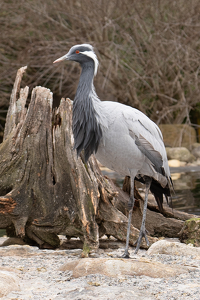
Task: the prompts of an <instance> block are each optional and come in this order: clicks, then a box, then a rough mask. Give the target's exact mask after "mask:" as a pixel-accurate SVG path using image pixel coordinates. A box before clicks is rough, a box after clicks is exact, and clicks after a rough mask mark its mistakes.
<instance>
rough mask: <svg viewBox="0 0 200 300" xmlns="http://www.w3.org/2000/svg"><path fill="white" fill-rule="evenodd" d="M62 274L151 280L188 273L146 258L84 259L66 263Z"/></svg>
mask: <svg viewBox="0 0 200 300" xmlns="http://www.w3.org/2000/svg"><path fill="white" fill-rule="evenodd" d="M59 271H62V272H66V271H67V272H72V277H74V278H79V277H82V276H86V275H91V274H97V273H98V274H101V275H104V276H109V277H115V278H121V277H124V276H127V275H128V276H149V277H152V278H167V277H172V276H177V275H180V274H183V273H188V272H189V269H188V268H186V267H183V266H177V265H176V266H175V265H171V266H167V265H164V264H162V263H160V262H156V261H150V260H148V259H146V258H144V259H143V258H140V259H137V260H134V259H129V260H127V259H123V258H98V259H97V258H86V259H78V260H74V261H72V262H68V263H66V264H64V265H63V266H62V267H60V268H59Z"/></svg>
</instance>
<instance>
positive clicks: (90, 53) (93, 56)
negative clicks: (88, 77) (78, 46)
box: [80, 51, 99, 76]
mask: <svg viewBox="0 0 200 300" xmlns="http://www.w3.org/2000/svg"><path fill="white" fill-rule="evenodd" d="M80 53H82V54H84V55H87V56H88V57H91V58H92V59H93V60H94V76H96V74H97V69H98V65H99V62H98V59H97V56H96V54H95V53H94V52H93V51H84V52H80Z"/></svg>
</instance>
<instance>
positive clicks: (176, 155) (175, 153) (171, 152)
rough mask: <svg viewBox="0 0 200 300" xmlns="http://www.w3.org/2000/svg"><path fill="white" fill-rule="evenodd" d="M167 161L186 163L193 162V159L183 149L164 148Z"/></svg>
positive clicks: (185, 149) (187, 151)
mask: <svg viewBox="0 0 200 300" xmlns="http://www.w3.org/2000/svg"><path fill="white" fill-rule="evenodd" d="M166 152H167V158H168V159H178V160H180V161H185V162H187V163H189V162H193V161H194V160H195V157H194V156H193V155H192V154H191V153H190V151H189V150H188V149H187V148H185V147H175V148H168V147H167V148H166Z"/></svg>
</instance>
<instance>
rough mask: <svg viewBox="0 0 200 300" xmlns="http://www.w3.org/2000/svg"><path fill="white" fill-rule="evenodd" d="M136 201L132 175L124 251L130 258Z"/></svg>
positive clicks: (126, 256) (124, 255) (125, 255)
mask: <svg viewBox="0 0 200 300" xmlns="http://www.w3.org/2000/svg"><path fill="white" fill-rule="evenodd" d="M134 203H135V198H134V177H133V178H132V177H131V192H130V198H129V201H128V210H129V214H128V226H127V234H126V248H125V251H124V254H123V255H122V257H124V258H129V252H128V247H129V236H130V228H131V219H132V212H133V207H134Z"/></svg>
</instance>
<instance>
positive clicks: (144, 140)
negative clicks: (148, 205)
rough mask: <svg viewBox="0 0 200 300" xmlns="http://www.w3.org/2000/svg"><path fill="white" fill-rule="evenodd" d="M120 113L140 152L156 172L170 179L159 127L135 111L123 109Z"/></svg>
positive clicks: (128, 108)
mask: <svg viewBox="0 0 200 300" xmlns="http://www.w3.org/2000/svg"><path fill="white" fill-rule="evenodd" d="M122 113H123V118H124V120H125V122H126V124H127V126H128V129H129V134H130V136H131V137H132V138H133V139H134V140H135V143H136V145H137V146H138V148H139V149H140V151H141V152H142V153H143V154H144V155H145V156H146V157H147V158H148V159H149V160H150V161H151V163H152V164H153V165H154V167H155V169H156V171H157V172H159V173H160V174H162V175H164V173H165V174H166V176H167V177H170V170H169V166H168V161H167V154H166V150H165V146H164V143H163V137H162V133H161V131H160V129H159V127H158V126H157V125H156V124H155V123H154V122H153V121H151V120H150V119H149V118H148V117H147V116H146V115H144V114H143V113H142V112H140V111H138V110H137V109H134V108H130V107H125V108H124V109H123V112H122Z"/></svg>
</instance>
